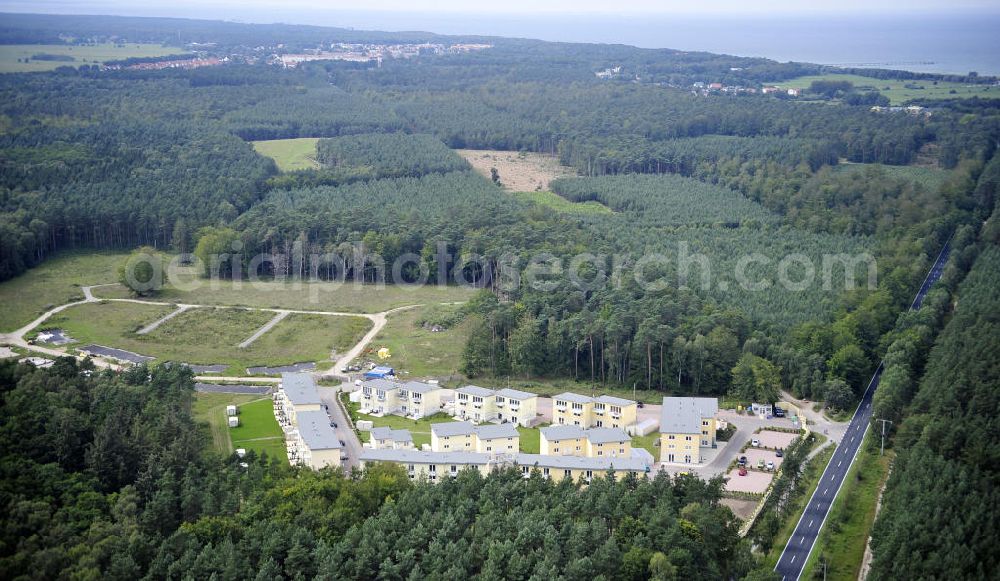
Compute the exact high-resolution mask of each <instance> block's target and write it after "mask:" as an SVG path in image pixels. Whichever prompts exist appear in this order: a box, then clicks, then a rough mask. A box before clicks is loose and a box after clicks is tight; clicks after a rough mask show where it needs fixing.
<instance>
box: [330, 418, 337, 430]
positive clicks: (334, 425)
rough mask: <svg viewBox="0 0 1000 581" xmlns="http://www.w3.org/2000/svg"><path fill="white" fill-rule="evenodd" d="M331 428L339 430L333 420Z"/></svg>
mask: <svg viewBox="0 0 1000 581" xmlns="http://www.w3.org/2000/svg"><path fill="white" fill-rule="evenodd" d="M330 427H331V428H334V429H336V428H337V422H335V421H333V420H330Z"/></svg>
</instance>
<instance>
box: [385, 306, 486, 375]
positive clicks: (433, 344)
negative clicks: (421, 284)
mask: <svg viewBox="0 0 1000 581" xmlns="http://www.w3.org/2000/svg"><path fill="white" fill-rule="evenodd" d="M428 308H429V307H420V308H416V309H408V310H405V311H401V312H398V313H394V314H393V315H391V316H390V317H389V320H388V322H387V323H386V325H385V328H383V329H382V331H381V332H380V333H379V334H378V335H376V336H375V339H374V340H373V341H372V342H371V344H370V345H369V349H370V353H368V354H367V355H366V356H367V357H368V358H372V357H374V352H375V351H377V350H378V349H379V348H381V347H388V348H389V353H390V354H391V358H390V359H389V360H388V361H386V364H388V365H392V367H393V368H394V369H395V370H396V373H397V374H399V375H402V376H403V377H412V378H429V377H439V378H456V379H457V378H460V377H461V374H460V373H459V370H458V368H459V366H460V365H461V360H462V349H464V348H465V341H466V339H467V338H468V328H467V326H466V325H465V324H464V323H459V324H457V325H456V326H454V327H452V328H449V329H445V330H443V331H438V332H434V331H431V330H430V329H427V328H424V327H422V326H420V325H418V324H417V323H418V321H419V320H420V319H421V317H423V316H424V315H425V314H426V312H427V310H428ZM434 308H441V309H451V310H457V309H458V308H459V307H458V306H439V307H434Z"/></svg>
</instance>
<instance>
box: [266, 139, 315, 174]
mask: <svg viewBox="0 0 1000 581" xmlns="http://www.w3.org/2000/svg"><path fill="white" fill-rule="evenodd" d="M318 141H319V138H318V137H299V138H296V139H271V140H267V141H253V142H251V143H253V148H254V150H255V151H256V152H257V153H259V154H261V155H263V156H264V157H270V158H271V159H273V160H274V163H276V164H278V169H280V170H281V171H299V170H304V169H318V168H319V167H320V164H319V162H318V161H316V142H318Z"/></svg>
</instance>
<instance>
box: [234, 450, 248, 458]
mask: <svg viewBox="0 0 1000 581" xmlns="http://www.w3.org/2000/svg"><path fill="white" fill-rule="evenodd" d="M246 455H247V449H246V448H236V456H237V457H239V458H242V457H244V456H246Z"/></svg>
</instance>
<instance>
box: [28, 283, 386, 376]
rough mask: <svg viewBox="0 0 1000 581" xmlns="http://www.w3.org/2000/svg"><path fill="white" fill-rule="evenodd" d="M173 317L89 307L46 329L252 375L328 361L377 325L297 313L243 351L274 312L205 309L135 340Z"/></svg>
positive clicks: (161, 309) (121, 306) (114, 306)
mask: <svg viewBox="0 0 1000 581" xmlns="http://www.w3.org/2000/svg"><path fill="white" fill-rule="evenodd" d="M172 311H173V308H172V307H169V306H160V305H145V304H139V303H130V302H117V301H116V302H106V303H90V304H86V305H80V306H76V307H71V308H69V309H66V310H65V311H63V312H61V313H58V314H56V315H55V316H53V317H52V318H51V319H50V320H49V321H47V322H46V324H45V325H43V326H44V327H46V328H61V329H64V330H66V331H67V332H68V333H69V335H70V336H71V337H72V338H73V339H75V340H76V341H77V342H78V343H76V344H74V345H82V344H85V343H98V344H101V345H105V346H108V347H116V348H119V349H125V350H128V351H133V352H135V353H139V354H141V355H148V356H151V357H155V358H157V360H159V361H181V362H184V363H196V364H205V365H208V364H225V365H228V366H229V369H228V370H227V371H226V373H228V374H235V375H244V374H246V368H247V367H250V366H253V365H286V364H291V363H300V362H306V361H317V362H320V361H329V359H330V355H331V352H332V351H333V350H337V351H342V350H346V349H347V348H349V347H350V346H351V345H353V343H354V342H356V341H357V340H358V339H359V338H360V337H361V336H362V335H364V333H365V332H367V330H368V329H369V328H370V327H371V323H370V322H369V321H368V320H367V319H364V318H361V317H340V316H329V315H294V314H293V315H289V316H288V317H286V318H285V319H284V320H282V321H281V322H280V323H278V325H277V326H275V327H274V328H273V329H271V330H270V331H268V332H267V333H265V334H264V335H262V336H261V337H260V338H259V339H257V341H255V342H254V343H253V344H251V345H250V346H249V347H247V348H245V349H241V348H239V347H238V345H239V344H240V343H241V342H242V341H244V340H245V339H247V338H248V337H250V336H251V335H253V333H254V331H256V330H257V329H258V328H260V327H261V326H262V325H263V324H265V323H267V322H268V321H270V320H271V319H272V318H273V317H274V313H271V312H266V311H247V310H243V309H214V308H201V309H191V310H189V311H185V312H184V313H181V314H180V315H178V316H176V317H174V318H173V319H170V320H168V321H167V322H165V323H163V324H162V325H161V326H160V327H157V328H156V329H155V330H153V331H152V332H150V333H149V334H148V335H137V334H136V331H137V330H138V329H140V328H142V327H143V326H145V325H147V324H149V323H151V322H153V321H156V320H157V319H159V318H161V317H163V316H164V315H166V314H168V313H170V312H172ZM72 346H73V345H71V346H70V347H72Z"/></svg>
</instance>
